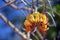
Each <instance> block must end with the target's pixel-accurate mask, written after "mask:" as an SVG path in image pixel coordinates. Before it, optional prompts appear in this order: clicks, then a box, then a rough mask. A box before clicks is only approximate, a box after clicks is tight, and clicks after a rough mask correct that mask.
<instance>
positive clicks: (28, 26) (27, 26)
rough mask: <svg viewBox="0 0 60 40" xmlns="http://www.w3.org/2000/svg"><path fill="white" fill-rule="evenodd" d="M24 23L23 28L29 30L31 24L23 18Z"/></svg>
mask: <svg viewBox="0 0 60 40" xmlns="http://www.w3.org/2000/svg"><path fill="white" fill-rule="evenodd" d="M24 25H25V27H26V29H25V31H26V32H28V31H31V28H30V27H31V26H32V24H31V23H30V22H29V21H28V20H25V22H24Z"/></svg>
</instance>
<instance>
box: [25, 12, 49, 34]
mask: <svg viewBox="0 0 60 40" xmlns="http://www.w3.org/2000/svg"><path fill="white" fill-rule="evenodd" d="M39 23H40V24H39ZM38 24H39V27H38V31H39V32H42V33H43V34H44V33H45V32H46V31H47V30H48V29H49V28H48V27H47V25H48V18H47V17H46V15H45V14H43V13H39V12H33V13H32V14H29V15H28V16H27V17H26V20H25V22H24V25H25V31H26V32H32V31H33V30H34V28H35V27H36V26H37V25H38Z"/></svg>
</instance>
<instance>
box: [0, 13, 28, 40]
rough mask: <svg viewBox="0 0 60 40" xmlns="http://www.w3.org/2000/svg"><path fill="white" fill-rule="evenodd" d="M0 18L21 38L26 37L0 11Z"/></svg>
mask: <svg viewBox="0 0 60 40" xmlns="http://www.w3.org/2000/svg"><path fill="white" fill-rule="evenodd" d="M0 18H1V19H2V20H3V21H4V22H5V23H6V24H8V25H9V26H10V27H11V28H12V29H13V30H14V31H15V32H16V33H17V34H18V35H20V36H21V37H22V38H24V39H27V37H26V35H25V34H23V33H22V32H20V31H19V30H18V29H17V28H16V27H15V26H14V25H13V24H12V23H11V22H10V21H8V20H7V18H6V17H5V16H4V15H2V14H1V13H0Z"/></svg>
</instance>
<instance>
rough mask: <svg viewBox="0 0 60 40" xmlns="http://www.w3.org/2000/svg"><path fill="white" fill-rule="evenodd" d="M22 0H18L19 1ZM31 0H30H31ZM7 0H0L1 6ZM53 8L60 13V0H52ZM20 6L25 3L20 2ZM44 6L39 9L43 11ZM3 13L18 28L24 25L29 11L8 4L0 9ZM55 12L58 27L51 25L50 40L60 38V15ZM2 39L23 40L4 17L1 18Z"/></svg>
mask: <svg viewBox="0 0 60 40" xmlns="http://www.w3.org/2000/svg"><path fill="white" fill-rule="evenodd" d="M19 1H20V0H17V2H19ZM30 1H31V0H28V2H30ZM5 4H6V2H4V0H0V7H2V6H4V5H5ZM51 5H52V8H53V9H55V10H56V12H57V14H58V15H60V0H51ZM19 6H20V7H22V6H24V4H23V3H22V4H19ZM42 10H43V9H42V8H40V9H39V10H38V11H39V12H42ZM0 13H2V14H3V15H4V16H5V17H6V18H7V19H8V20H9V21H11V22H12V23H13V24H14V25H15V26H16V27H17V28H18V29H20V28H21V27H23V26H24V24H23V23H24V20H25V17H26V15H27V14H25V13H27V12H26V11H25V10H16V9H14V8H12V7H11V6H6V7H4V8H2V9H0ZM57 14H56V13H55V17H54V20H55V22H56V25H57V26H56V27H50V29H49V30H48V33H47V38H48V40H60V16H58V15H57ZM0 40H22V39H21V37H20V36H19V35H17V34H16V33H15V32H14V31H13V30H12V29H11V28H10V27H9V25H7V24H6V23H5V22H4V21H3V20H2V19H0Z"/></svg>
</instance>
